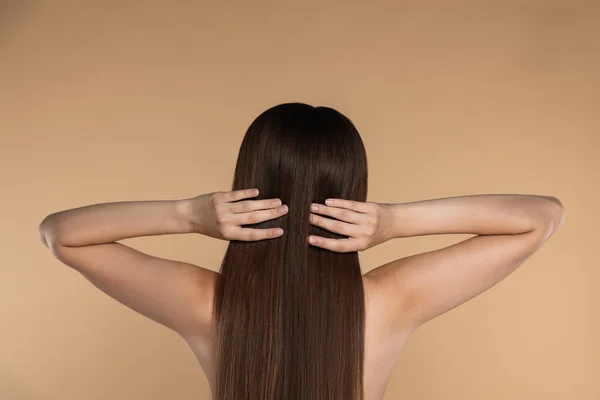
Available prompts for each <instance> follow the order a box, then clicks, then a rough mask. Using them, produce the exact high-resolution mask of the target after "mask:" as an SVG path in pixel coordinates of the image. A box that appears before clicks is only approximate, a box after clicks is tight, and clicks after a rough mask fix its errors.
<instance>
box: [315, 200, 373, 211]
mask: <svg viewBox="0 0 600 400" xmlns="http://www.w3.org/2000/svg"><path fill="white" fill-rule="evenodd" d="M325 204H327V205H328V206H333V207H340V208H347V209H349V210H354V211H357V212H361V213H368V212H369V207H368V206H367V205H366V204H365V203H364V202H361V201H354V200H346V199H326V200H325Z"/></svg>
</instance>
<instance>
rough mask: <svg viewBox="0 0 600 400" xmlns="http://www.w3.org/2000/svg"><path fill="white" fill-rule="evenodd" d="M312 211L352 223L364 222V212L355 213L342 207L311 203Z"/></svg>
mask: <svg viewBox="0 0 600 400" xmlns="http://www.w3.org/2000/svg"><path fill="white" fill-rule="evenodd" d="M311 211H312V212H313V213H318V214H323V215H329V216H330V217H334V218H337V219H339V220H342V221H346V222H350V223H353V224H359V223H361V222H365V219H366V218H367V217H366V214H361V213H357V212H355V211H353V210H346V209H343V208H336V207H329V206H325V205H323V204H316V203H313V204H312V206H311Z"/></svg>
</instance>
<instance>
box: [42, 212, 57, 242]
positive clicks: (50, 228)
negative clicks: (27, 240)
mask: <svg viewBox="0 0 600 400" xmlns="http://www.w3.org/2000/svg"><path fill="white" fill-rule="evenodd" d="M51 216H52V214H50V215H48V216H47V217H46V218H44V219H43V220H42V222H40V224H39V226H38V235H39V238H40V241H41V242H42V244H43V245H44V246H46V247H48V248H50V242H51V240H50V235H52V234H53V232H54V231H55V228H54V225H53V223H52V220H51V218H50V217H51Z"/></svg>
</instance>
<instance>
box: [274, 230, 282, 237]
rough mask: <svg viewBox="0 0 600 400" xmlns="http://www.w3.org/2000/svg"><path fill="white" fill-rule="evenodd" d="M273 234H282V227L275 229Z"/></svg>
mask: <svg viewBox="0 0 600 400" xmlns="http://www.w3.org/2000/svg"><path fill="white" fill-rule="evenodd" d="M275 234H276V235H277V236H281V235H283V229H281V228H279V229H277V230H276V231H275Z"/></svg>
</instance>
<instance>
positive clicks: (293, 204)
mask: <svg viewBox="0 0 600 400" xmlns="http://www.w3.org/2000/svg"><path fill="white" fill-rule="evenodd" d="M248 188H258V189H259V190H260V195H259V196H257V197H255V198H253V199H268V198H280V199H281V201H282V202H283V204H287V205H288V207H289V211H288V213H287V214H285V215H284V216H282V217H279V218H277V219H274V220H270V221H266V222H262V223H258V224H252V225H245V227H250V228H274V227H281V228H283V230H284V234H283V236H280V237H277V238H274V239H267V240H262V241H250V242H247V241H231V242H230V243H229V246H228V247H227V251H226V253H225V256H224V258H223V262H222V264H221V268H220V273H221V276H220V279H219V281H218V284H217V287H216V291H215V301H214V309H213V312H214V314H213V315H214V318H215V319H214V320H215V321H218V322H217V325H216V327H217V330H216V332H217V336H216V344H217V345H216V348H215V350H216V358H215V360H216V374H215V387H214V388H213V389H214V393H213V395H214V398H215V400H362V399H363V398H364V397H363V396H364V394H363V362H364V336H365V334H364V332H365V303H364V298H365V294H364V290H363V285H362V273H361V269H360V264H359V259H358V253H357V252H351V253H336V252H332V251H328V250H325V249H322V248H318V247H315V246H312V245H310V244H309V243H308V241H307V239H308V236H309V235H310V234H314V235H318V236H323V237H329V238H345V236H342V235H338V234H335V233H332V232H329V231H326V230H324V229H322V228H320V227H317V226H315V225H312V224H310V222H309V214H310V204H311V203H321V204H322V203H324V201H325V199H326V198H329V197H334V198H344V199H350V200H356V201H366V197H367V156H366V152H365V148H364V145H363V142H362V140H361V138H360V135H359V133H358V131H357V130H356V128H355V126H354V124H353V123H352V122H351V121H350V119H348V118H347V117H345V116H344V115H343V114H341V113H339V112H338V111H336V110H334V109H333V108H329V107H313V106H311V105H308V104H304V103H286V104H280V105H277V106H274V107H272V108H270V109H268V110H266V111H264V112H263V113H262V114H260V115H259V116H258V117H257V118H256V119H255V120H254V121H253V122H252V124H251V125H250V127H249V128H248V130H247V132H246V134H245V136H244V139H243V141H242V144H241V147H240V151H239V155H238V159H237V164H236V168H235V177H234V180H233V187H232V190H240V189H248Z"/></svg>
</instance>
